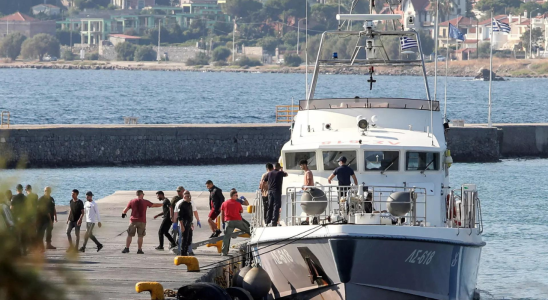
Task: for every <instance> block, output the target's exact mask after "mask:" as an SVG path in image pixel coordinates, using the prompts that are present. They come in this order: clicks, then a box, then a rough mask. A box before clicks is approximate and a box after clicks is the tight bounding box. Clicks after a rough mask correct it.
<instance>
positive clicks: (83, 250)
mask: <svg viewBox="0 0 548 300" xmlns="http://www.w3.org/2000/svg"><path fill="white" fill-rule="evenodd" d="M78 251H80V252H86V248H84V247H80V250H78Z"/></svg>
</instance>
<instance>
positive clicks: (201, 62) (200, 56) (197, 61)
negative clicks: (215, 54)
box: [186, 52, 209, 66]
mask: <svg viewBox="0 0 548 300" xmlns="http://www.w3.org/2000/svg"><path fill="white" fill-rule="evenodd" d="M186 65H187V66H205V65H209V56H207V55H206V54H205V53H204V52H198V53H196V56H194V58H189V59H188V60H187V61H186Z"/></svg>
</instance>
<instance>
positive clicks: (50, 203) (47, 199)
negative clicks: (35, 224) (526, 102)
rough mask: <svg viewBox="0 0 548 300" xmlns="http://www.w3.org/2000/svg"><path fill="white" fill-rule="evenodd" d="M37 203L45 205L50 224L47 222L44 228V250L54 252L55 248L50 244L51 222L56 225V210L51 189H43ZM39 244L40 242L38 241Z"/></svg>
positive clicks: (47, 187)
mask: <svg viewBox="0 0 548 300" xmlns="http://www.w3.org/2000/svg"><path fill="white" fill-rule="evenodd" d="M38 202H39V203H40V202H42V203H44V204H45V203H47V208H48V212H49V216H50V219H51V222H48V223H47V224H48V226H47V227H46V249H50V250H55V249H57V247H54V246H53V245H52V244H51V238H52V231H53V222H55V223H57V210H56V209H55V199H53V197H52V196H51V187H49V186H46V187H45V188H44V195H43V196H42V197H40V198H39V199H38ZM40 242H42V240H41V239H40Z"/></svg>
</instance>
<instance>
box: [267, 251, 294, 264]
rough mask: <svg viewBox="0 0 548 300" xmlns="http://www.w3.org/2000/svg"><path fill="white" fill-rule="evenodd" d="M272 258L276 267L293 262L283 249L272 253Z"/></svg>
mask: <svg viewBox="0 0 548 300" xmlns="http://www.w3.org/2000/svg"><path fill="white" fill-rule="evenodd" d="M272 258H273V259H274V262H275V263H276V264H277V265H283V264H288V263H292V262H293V257H291V255H289V253H288V252H287V250H285V249H281V250H274V251H272Z"/></svg>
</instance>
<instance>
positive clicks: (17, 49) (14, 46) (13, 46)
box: [0, 32, 27, 60]
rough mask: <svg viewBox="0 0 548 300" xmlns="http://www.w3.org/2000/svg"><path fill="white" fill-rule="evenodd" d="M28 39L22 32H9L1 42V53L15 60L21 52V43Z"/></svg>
mask: <svg viewBox="0 0 548 300" xmlns="http://www.w3.org/2000/svg"><path fill="white" fill-rule="evenodd" d="M26 39H27V37H26V36H24V35H23V34H21V33H20V32H15V33H10V34H8V35H7V36H6V37H5V38H4V40H3V41H2V44H0V55H1V56H6V57H9V58H11V59H12V60H15V59H16V58H17V56H19V54H21V45H23V42H24V41H25V40H26Z"/></svg>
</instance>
